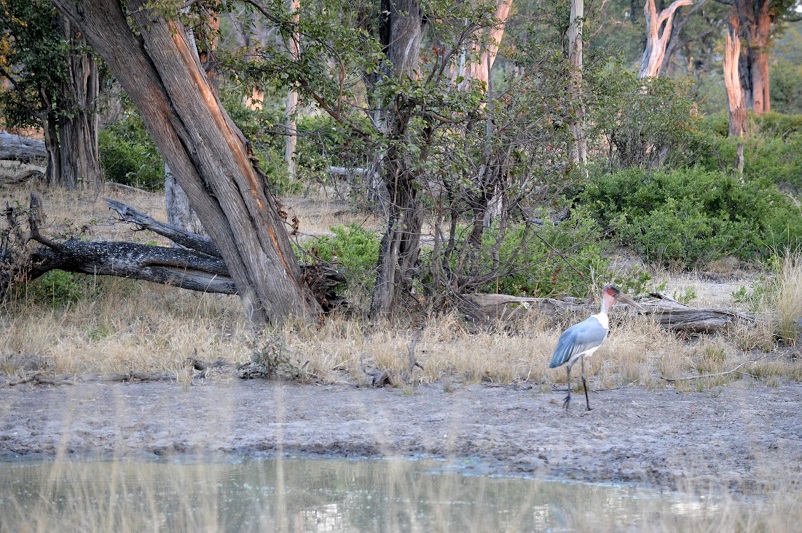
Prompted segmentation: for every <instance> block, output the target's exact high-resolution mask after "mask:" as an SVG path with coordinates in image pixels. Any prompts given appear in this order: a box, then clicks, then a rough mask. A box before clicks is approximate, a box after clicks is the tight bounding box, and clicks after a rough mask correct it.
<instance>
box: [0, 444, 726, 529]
mask: <svg viewBox="0 0 802 533" xmlns="http://www.w3.org/2000/svg"><path fill="white" fill-rule="evenodd" d="M460 470H461V469H460V468H455V467H454V465H449V464H448V463H445V462H438V461H428V460H420V461H410V460H389V459H386V460H359V461H356V460H334V459H281V460H276V459H258V460H257V459H253V460H242V461H236V462H232V461H230V460H228V461H222V460H221V461H208V460H207V461H203V462H193V461H159V462H148V461H141V462H137V461H130V460H126V461H108V462H97V461H92V462H81V461H55V462H52V461H48V462H40V461H35V462H34V461H24V462H11V463H0V532H5V531H25V530H30V531H36V530H39V531H55V530H58V531H114V532H121V531H231V532H234V531H293V532H296V531H297V532H324V531H337V532H349V531H359V532H383V531H386V532H395V531H398V532H409V531H422V532H429V531H455V532H468V531H476V532H496V531H655V530H677V531H679V530H682V529H683V524H686V525H688V524H691V523H693V524H697V525H698V524H699V521H702V522H707V521H708V520H709V519H710V518H711V517H714V516H715V514H716V512H717V511H716V505H715V504H714V503H712V502H709V501H706V500H704V499H699V498H694V497H691V496H684V495H678V494H658V493H652V492H643V491H637V490H635V489H632V488H626V487H620V486H612V485H591V484H581V483H565V482H556V481H539V480H533V479H524V478H509V477H490V476H477V475H463V474H460V473H459V471H460Z"/></svg>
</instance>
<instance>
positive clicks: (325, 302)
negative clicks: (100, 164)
mask: <svg viewBox="0 0 802 533" xmlns="http://www.w3.org/2000/svg"><path fill="white" fill-rule="evenodd" d="M106 202H107V203H108V204H109V207H110V208H111V209H113V210H114V211H116V212H117V213H118V215H119V216H120V219H121V220H122V221H124V222H128V223H132V224H135V225H136V226H137V227H138V228H140V229H147V230H150V231H153V232H154V233H157V234H158V235H161V236H163V237H166V238H168V239H170V240H171V241H173V242H174V243H176V244H177V245H178V247H166V246H153V245H145V244H137V243H132V242H110V241H100V242H85V241H80V240H78V239H72V238H71V239H68V240H66V241H58V240H54V239H51V238H49V237H47V236H45V235H43V234H42V232H41V229H40V228H41V226H42V220H43V219H44V218H45V215H44V212H43V210H42V205H41V201H40V200H39V199H38V197H36V196H35V195H32V196H31V205H30V208H29V210H27V212H22V211H20V210H18V209H14V208H11V207H6V228H4V230H3V231H2V232H0V237H2V240H1V241H0V298H2V297H4V296H6V295H8V293H9V289H10V288H12V287H13V286H14V285H15V284H19V283H24V282H28V281H32V280H34V279H36V278H38V277H40V276H42V275H43V274H45V273H47V272H49V271H51V270H56V269H58V270H64V271H66V272H77V273H83V274H91V275H100V276H115V277H123V278H130V279H137V280H143V281H149V282H152V283H160V284H164V285H172V286H175V287H180V288H183V289H189V290H193V291H200V292H207V293H218V294H232V295H237V294H239V292H238V289H237V285H236V283H235V282H234V280H233V279H232V277H231V274H230V272H229V270H228V268H227V267H226V264H225V262H224V260H223V258H222V255H221V253H220V251H219V249H218V248H217V246H215V244H214V243H213V242H212V240H211V239H209V238H208V237H205V236H202V235H197V234H194V233H191V232H188V231H185V230H183V229H181V228H177V227H175V226H171V225H169V224H165V223H163V222H159V221H157V220H154V219H152V218H151V217H149V216H148V215H147V214H145V213H142V212H141V211H138V210H136V209H134V208H133V207H131V206H128V205H126V204H124V203H122V202H119V201H116V200H108V199H107V200H106ZM26 214H27V215H28V216H27V221H28V225H29V234H28V235H27V236H26V235H24V231H23V229H22V227H21V226H22V222H21V219H23V218H24V215H26ZM31 241H32V242H35V243H38V244H40V245H41V246H38V247H36V248H35V249H33V250H31V251H29V252H28V251H26V250H25V243H29V242H31ZM301 269H302V275H303V279H304V282H305V285H306V286H307V287H308V288H309V290H310V291H311V292H312V294H314V295H315V299H316V300H317V302H318V304H319V305H320V307H321V308H322V309H323V310H324V311H331V310H332V309H334V308H337V307H342V306H345V305H347V302H346V301H345V299H343V298H341V297H340V296H338V295H337V292H336V291H337V288H339V287H341V286H342V285H344V284H345V283H346V279H345V277H343V275H342V274H341V273H340V272H338V271H337V270H336V269H335V268H333V267H331V266H329V265H327V264H323V263H320V264H311V265H301Z"/></svg>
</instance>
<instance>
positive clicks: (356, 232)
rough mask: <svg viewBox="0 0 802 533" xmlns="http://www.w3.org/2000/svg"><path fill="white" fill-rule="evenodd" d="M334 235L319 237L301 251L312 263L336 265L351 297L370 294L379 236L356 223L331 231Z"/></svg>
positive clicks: (373, 279)
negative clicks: (308, 256)
mask: <svg viewBox="0 0 802 533" xmlns="http://www.w3.org/2000/svg"><path fill="white" fill-rule="evenodd" d="M331 231H332V233H334V235H333V236H328V235H325V236H322V237H318V238H316V239H314V240H312V241H310V242H309V243H307V244H306V245H305V246H304V248H305V249H306V253H307V254H310V255H311V256H312V258H313V259H314V260H320V261H326V262H329V263H335V264H336V266H337V268H338V269H339V270H340V272H341V273H342V274H343V275H344V276H345V277H346V279H347V280H348V287H349V290H350V291H351V292H352V293H353V294H359V295H362V296H367V295H370V293H371V291H372V290H373V285H374V284H375V283H376V264H377V262H378V259H379V241H380V239H379V236H378V235H376V234H375V233H373V232H372V231H369V230H366V229H365V228H362V227H359V226H357V225H356V224H348V225H347V226H335V227H333V228H331Z"/></svg>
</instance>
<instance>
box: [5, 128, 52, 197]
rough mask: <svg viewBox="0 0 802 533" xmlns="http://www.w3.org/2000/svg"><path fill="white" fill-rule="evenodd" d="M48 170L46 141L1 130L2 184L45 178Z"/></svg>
mask: <svg viewBox="0 0 802 533" xmlns="http://www.w3.org/2000/svg"><path fill="white" fill-rule="evenodd" d="M46 172H47V150H46V149H45V143H44V142H42V141H37V140H35V139H29V138H27V137H22V136H20V135H13V134H11V133H8V132H7V131H3V130H0V186H3V185H4V186H10V185H17V184H20V183H24V182H26V181H28V180H31V179H44V177H45V173H46Z"/></svg>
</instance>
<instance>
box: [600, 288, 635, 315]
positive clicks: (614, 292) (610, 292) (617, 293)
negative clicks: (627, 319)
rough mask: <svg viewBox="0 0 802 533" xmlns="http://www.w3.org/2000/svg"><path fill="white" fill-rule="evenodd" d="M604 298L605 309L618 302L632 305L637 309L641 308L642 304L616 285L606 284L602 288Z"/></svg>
mask: <svg viewBox="0 0 802 533" xmlns="http://www.w3.org/2000/svg"><path fill="white" fill-rule="evenodd" d="M602 300H603V302H602V304H603V306H604V308H605V310H606V309H608V308H610V307H611V306H612V305H613V304H614V303H616V302H620V303H622V304H628V305H631V306H632V307H634V308H635V309H641V306H640V305H638V304H637V302H635V300H633V299H632V298H630V297H629V296H627V295H626V294H624V293H623V292H621V290H620V289H619V288H618V287H616V286H614V285H605V286H604V289H603V290H602Z"/></svg>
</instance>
